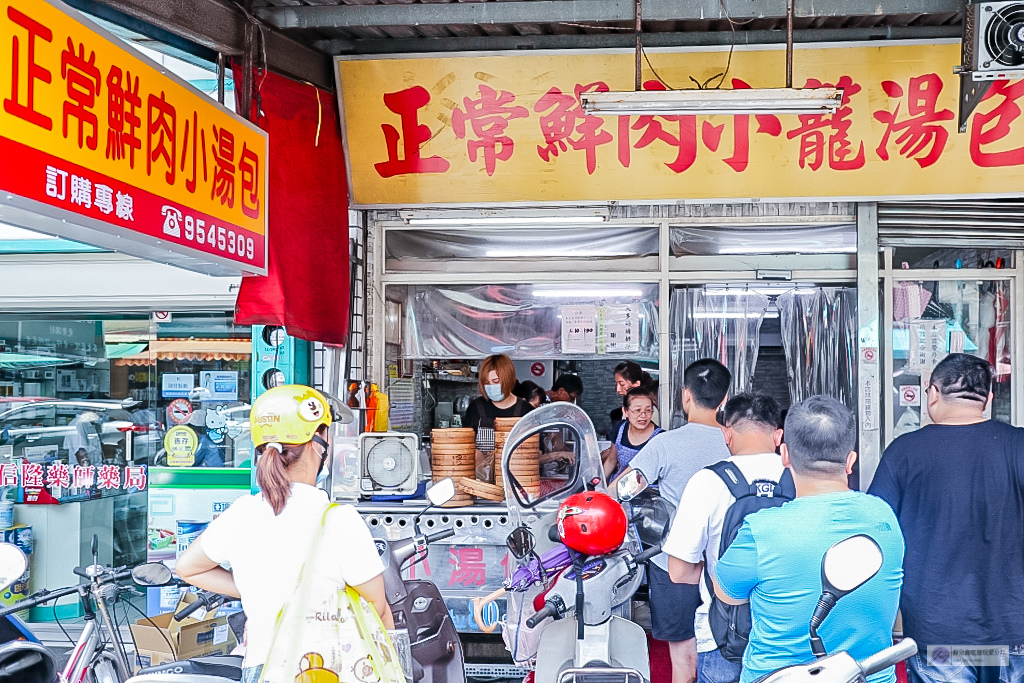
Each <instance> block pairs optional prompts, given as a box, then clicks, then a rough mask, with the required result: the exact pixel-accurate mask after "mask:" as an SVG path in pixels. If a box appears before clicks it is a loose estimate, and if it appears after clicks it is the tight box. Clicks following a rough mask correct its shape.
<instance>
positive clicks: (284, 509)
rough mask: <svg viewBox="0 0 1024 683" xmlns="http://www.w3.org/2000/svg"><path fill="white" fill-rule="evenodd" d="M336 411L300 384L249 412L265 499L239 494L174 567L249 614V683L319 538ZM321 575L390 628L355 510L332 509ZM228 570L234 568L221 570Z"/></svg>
mask: <svg viewBox="0 0 1024 683" xmlns="http://www.w3.org/2000/svg"><path fill="white" fill-rule="evenodd" d="M331 420H332V413H331V409H330V404H329V402H328V400H327V399H326V398H325V397H324V395H323V394H321V393H320V392H318V391H316V390H315V389H311V388H310V387H306V386H301V385H286V386H281V387H275V388H273V389H270V390H269V391H267V392H266V393H264V394H263V395H262V396H260V397H259V398H257V399H256V401H255V402H254V403H253V406H252V410H251V411H250V413H249V422H250V426H251V432H252V441H253V446H254V447H255V449H256V453H257V454H258V455H259V460H258V466H257V469H256V481H257V483H259V486H260V490H261V491H260V493H258V494H256V495H254V496H242V497H241V498H239V499H238V500H236V501H235V502H234V503H232V505H231V507H230V508H228V509H227V511H225V512H224V513H223V514H222V515H220V516H219V517H217V518H216V519H215V520H213V521H212V522H211V523H210V526H209V527H207V529H206V530H205V531H204V532H203V533H202V535H200V536H199V537H198V538H197V539H196V540H195V541H194V542H193V543H192V544H191V545H190V546H189V547H188V549H187V550H186V551H185V552H184V553H183V554H182V556H181V557H180V558H179V559H178V561H177V563H176V566H175V570H176V571H177V573H178V575H179V576H180V577H181V578H182V579H184V580H185V581H188V582H189V583H190V584H192V585H194V586H198V587H199V588H202V589H205V590H209V591H213V592H216V593H221V594H224V595H231V596H234V597H240V598H241V599H242V607H243V608H244V609H245V613H246V617H247V622H246V630H247V637H246V652H245V659H244V661H243V672H242V674H243V675H242V681H243V683H249V682H255V681H257V680H258V679H259V674H260V670H261V668H262V665H263V664H264V663H265V662H266V660H267V656H268V653H269V651H270V646H271V642H272V641H273V638H274V630H275V625H276V622H277V617H278V614H279V613H280V612H281V610H282V608H283V607H284V606H285V605H286V604H287V602H288V600H289V599H290V598H291V597H292V595H294V593H295V592H296V591H295V589H296V587H297V586H298V581H299V572H300V570H301V569H302V565H303V563H304V562H305V560H306V558H307V556H308V555H309V554H310V549H311V548H312V545H313V543H314V542H315V541H316V538H317V534H319V533H320V529H321V523H322V522H323V520H324V512H325V511H326V510H327V506H328V505H329V500H328V498H327V494H326V493H325V492H324V491H323V490H321V489H318V488H316V480H317V475H318V474H319V472H320V470H321V469H322V468H323V466H324V462H325V461H326V460H327V455H328V453H330V444H329V443H328V441H327V436H328V428H329V426H330V424H331ZM326 519H327V521H326V526H325V527H324V531H323V533H324V538H323V542H322V543H321V544H320V554H319V556H318V565H319V567H318V571H320V572H323V571H324V570H326V571H328V572H334V573H335V575H334V576H333V577H331V578H332V579H334V581H335V582H336V583H337V585H338V586H339V587H341V588H344V586H345V585H349V586H352V587H353V588H354V589H355V590H356V591H357V592H358V593H359V594H360V595H362V596H363V597H364V598H365V599H366V600H367V601H368V602H369V603H371V604H372V605H373V606H374V608H375V609H376V610H377V613H378V614H379V615H380V617H381V620H382V621H383V622H384V626H385V627H386V628H389V629H390V628H394V621H393V619H392V616H391V608H390V607H389V606H388V603H387V600H386V598H385V593H384V580H383V578H382V577H381V573H382V572H383V571H384V565H383V563H382V562H381V559H380V556H379V555H378V554H377V550H376V547H375V546H374V543H373V538H372V537H371V536H370V531H369V529H367V528H366V525H365V524H364V523H363V521H362V519H361V518H360V517H359V514H358V512H356V509H355V508H354V507H352V506H351V505H342V506H339V507H337V508H335V509H333V510H332V511H331V513H330V514H329V515H328V516H327V518H326ZM222 565H228V566H230V567H231V568H230V569H225V568H224V567H223V566H222Z"/></svg>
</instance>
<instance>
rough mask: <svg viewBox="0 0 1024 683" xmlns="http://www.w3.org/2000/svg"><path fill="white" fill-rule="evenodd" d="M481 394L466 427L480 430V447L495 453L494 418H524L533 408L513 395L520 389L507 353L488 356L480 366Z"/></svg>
mask: <svg viewBox="0 0 1024 683" xmlns="http://www.w3.org/2000/svg"><path fill="white" fill-rule="evenodd" d="M478 374H479V376H480V393H481V394H483V395H482V396H479V397H477V398H476V399H474V400H473V401H472V402H471V403H470V404H469V408H467V409H466V417H465V419H464V420H463V421H462V426H463V427H472V428H473V429H475V430H476V447H477V449H478V450H480V451H483V452H485V453H487V452H490V451H493V450H494V418H496V417H522V416H523V415H526V414H527V413H528V412H530V411H531V410H533V406H531V405H530V404H529V403H527V402H526V401H524V400H523V399H521V398H519V397H518V396H516V395H515V394H513V393H512V389H514V388H515V386H516V368H515V366H514V365H513V364H512V359H510V358H509V357H508V356H506V355H505V354H503V353H499V354H495V355H493V356H488V357H487V358H485V359H484V360H483V361H482V362H481V363H480V371H479V373H478Z"/></svg>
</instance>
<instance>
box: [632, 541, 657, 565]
mask: <svg viewBox="0 0 1024 683" xmlns="http://www.w3.org/2000/svg"><path fill="white" fill-rule="evenodd" d="M659 554H661V544H660V543H659V544H658V545H652V546H651V547H650V548H648V549H647V550H645V551H643V552H642V553H640V554H639V555H637V556H636V557H634V558H633V564H643V563H644V562H647V561H648V560H650V559H652V558H653V557H655V556H656V555H659Z"/></svg>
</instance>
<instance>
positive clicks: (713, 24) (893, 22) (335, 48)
mask: <svg viewBox="0 0 1024 683" xmlns="http://www.w3.org/2000/svg"><path fill="white" fill-rule="evenodd" d="M574 1H575V0H560V1H556V2H552V1H550V0H549V1H547V2H542V1H541V0H536V4H537V5H538V9H540V8H541V6H546V7H545V9H550V8H551V7H552V6H556V7H555V10H559V9H561V8H559V7H557V6H558V5H562V4H563V3H564V4H565V5H566V6H567V7H568V6H569V5H572V4H573V2H574ZM607 1H608V3H610V4H609V5H608V6H609V7H610V6H611V5H612V4H615V5H617V6H619V7H622V6H623V5H622V3H614V1H613V0H607ZM469 3H474V4H490V5H495V4H504V5H506V7H502V8H494V9H495V10H498V9H500V10H503V11H502V12H495V13H494V16H497V17H499V20H488V21H487V22H479V23H458V24H454V23H443V22H430V23H414V22H413V21H411V20H410V22H409V23H406V24H398V25H370V24H372V22H371V21H368V20H367V21H362V20H356V21H349V17H354V16H355V14H354V13H346V14H345V16H341V12H337V13H335V14H332V15H330V16H328V14H327V13H326V12H325V13H321V14H318V15H316V16H313V15H312V14H311V12H310V11H309V10H308V9H307V8H310V7H315V8H356V7H361V8H366V10H369V12H375V11H376V12H377V14H376V15H375V16H382V17H383V16H390V17H398V18H401V17H404V16H409V17H414V16H418V14H414V13H415V12H417V10H427V8H417V7H416V6H418V5H433V6H435V7H436V6H437V5H442V4H450V5H466V4H469ZM509 4H510V3H509V2H502V0H418V1H417V0H255V7H256V11H257V14H258V15H259V16H260V17H261V18H262V19H264V20H269V21H270V22H271V23H275V24H276V25H277V26H278V27H279V28H280V29H281V30H283V31H284V32H286V33H287V34H288V35H289V36H292V37H294V38H296V39H298V40H299V41H301V42H303V43H306V44H309V45H314V46H316V47H318V48H319V49H321V50H323V51H326V52H331V53H335V54H338V53H351V52H360V51H362V50H361V47H362V46H366V47H369V48H370V49H371V51H374V52H381V51H387V49H388V46H389V44H390V43H393V47H394V48H395V51H408V50H407V49H405V48H403V47H402V44H403V41H409V44H410V45H412V46H414V47H416V48H419V49H423V47H422V46H424V45H431V44H436V45H437V46H438V48H439V49H441V48H443V46H453V45H456V46H457V45H458V44H459V43H458V42H457V41H456V42H452V41H451V40H444V39H474V38H476V39H479V38H487V37H493V38H506V39H515V38H524V39H534V38H537V37H546V36H565V37H567V38H564V39H561V40H560V41H557V42H552V45H554V46H561V45H564V46H566V47H571V46H573V40H572V38H571V37H572V36H580V37H581V39H580V40H579V41H578V42H579V43H580V45H579V46H581V47H583V46H586V42H587V40H588V39H587V38H586V37H587V36H619V38H620V40H621V42H623V44H625V43H626V42H628V41H629V40H632V38H633V23H632V21H557V22H529V21H527V22H521V21H514V22H510V23H503V22H502V21H500V17H501V16H510V17H511V16H513V14H515V15H517V16H519V15H521V16H522V17H524V18H529V14H530V12H529V10H530V7H529V5H531V4H533V3H531V2H524V1H519V2H513V3H511V4H513V5H515V6H516V11H515V12H512V11H510V10H511V8H510V7H507V6H508V5H509ZM682 4H685V3H682V2H681V5H682ZM690 4H691V5H692V4H694V3H690ZM720 4H721V6H722V7H723V8H725V7H726V5H727V4H730V5H732V4H734V3H726V2H722V3H720ZM771 4H772V6H774V5H777V4H779V3H771ZM830 4H831V10H830V11H827V12H820V14H822V15H826V16H813V17H807V16H797V17H796V19H795V20H794V29H795V30H796V31H797V32H798V34H799V33H803V34H805V35H803V36H798V40H813V39H815V35H821V36H823V37H825V39H828V38H829V37H832V36H833V35H834V36H836V37H837V38H839V39H841V37H842V34H836V33H835V32H836V31H849V32H850V35H851V36H854V37H856V38H857V39H862V38H872V37H878V38H885V37H887V36H889V34H890V32H895V33H894V34H893V35H895V37H915V36H917V35H918V34H920V37H938V36H945V35H948V36H958V35H959V31H960V29H959V26H960V23H961V21H962V11H939V12H933V11H929V9H932V8H936V9H940V10H950V9H952V8H953V7H952V6H953V3H949V2H934V1H932V2H928V1H927V0H917V1H914V0H903V1H902V2H889V3H884V2H878V3H877V5H876V7H878V8H883V9H884V7H883V6H884V5H888V6H891V7H893V8H896V9H902V10H912V9H920V10H921V11H916V12H909V13H882V14H862V15H859V16H858V15H850V16H847V15H845V14H843V12H842V8H843V6H844V5H845V3H844V0H832V2H831V3H830ZM645 5H646V3H645ZM764 5H767V3H764ZM821 5H822V3H815V5H813V6H814V7H815V8H817V7H820V6H821ZM385 6H392V7H393V8H394V11H393V12H390V13H382V12H380V11H379V10H376V8H381V7H385ZM399 6H401V7H399ZM626 6H629V7H631V6H632V2H627V3H626ZM403 7H404V11H403V9H402V8H403ZM591 7H593V4H591ZM289 8H293V9H295V10H296V12H295V14H294V15H288V16H286V15H285V13H284V12H283V10H287V9H289ZM460 9H462V8H460ZM645 11H646V10H645ZM862 11H863V10H862ZM567 13H571V12H567ZM296 17H298V18H296ZM325 17H327V18H326V19H325ZM354 24H360V25H354ZM785 28H786V21H785V17H767V18H760V17H754V18H745V19H743V20H742V21H740V20H733V21H730V20H729V19H725V18H718V17H715V18H710V19H687V20H675V21H667V20H653V21H644V23H643V30H644V36H645V44H646V39H647V38H650V39H651V41H650V42H651V44H652V45H657V44H672V40H670V39H667V36H668V35H672V36H676V40H678V41H681V42H682V43H683V44H685V43H687V42H691V41H687V40H686V34H714V33H723V34H731V35H732V36H733V37H735V38H736V39H737V41H738V42H774V40H772V41H766V40H763V39H759V40H748V39H745V38H744V34H747V35H748V36H749V35H754V34H757V35H758V36H759V37H760V38H764V37H765V36H766V35H767V34H765V33H764V32H778V35H777V36H775V37H774V39H775V40H777V39H779V38H782V36H784V32H785ZM815 32H819V33H818V34H816V33H815ZM659 34H663V35H662V36H661V42H660V43H659V42H658V41H659ZM890 37H891V36H890ZM694 38H695V39H694V40H693V41H692V42H700V40H699V39H697V38H696V37H694ZM422 39H435V42H434V43H431V42H430V41H427V42H426V43H425V42H424V41H423V40H422ZM385 41H390V43H389V42H385ZM548 42H551V41H548ZM591 42H592V41H591ZM707 42H711V43H725V44H728V42H729V41H728V40H727V39H725V38H724V37H722V38H719V39H713V40H708V41H707ZM506 43H508V45H509V47H517V45H516V44H515V42H514V40H512V42H508V41H506ZM477 44H484V45H486V44H487V43H486V42H484V43H480V41H477ZM502 44H505V43H502ZM677 44H678V43H677ZM531 46H538V45H537V44H530V43H529V40H527V41H524V43H523V44H522V45H521V46H518V47H531ZM540 46H543V45H542V44H541V45H540ZM472 49H479V47H475V48H472Z"/></svg>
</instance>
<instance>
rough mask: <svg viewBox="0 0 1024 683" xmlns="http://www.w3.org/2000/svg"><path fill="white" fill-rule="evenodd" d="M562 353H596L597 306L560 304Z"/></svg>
mask: <svg viewBox="0 0 1024 683" xmlns="http://www.w3.org/2000/svg"><path fill="white" fill-rule="evenodd" d="M562 353H597V306H595V305H591V304H583V305H574V306H562Z"/></svg>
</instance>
